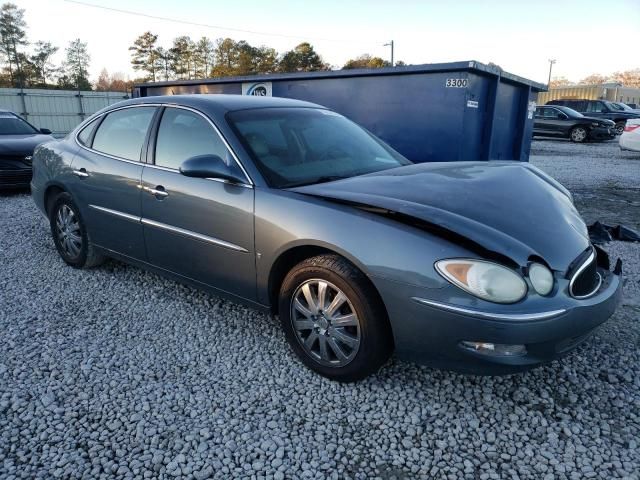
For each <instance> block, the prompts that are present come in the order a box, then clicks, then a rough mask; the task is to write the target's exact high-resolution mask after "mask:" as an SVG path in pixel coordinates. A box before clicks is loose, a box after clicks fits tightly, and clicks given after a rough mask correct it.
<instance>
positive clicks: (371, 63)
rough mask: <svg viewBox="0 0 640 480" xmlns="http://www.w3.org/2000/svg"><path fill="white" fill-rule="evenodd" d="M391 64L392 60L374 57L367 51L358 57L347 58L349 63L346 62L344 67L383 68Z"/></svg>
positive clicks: (347, 68)
mask: <svg viewBox="0 0 640 480" xmlns="http://www.w3.org/2000/svg"><path fill="white" fill-rule="evenodd" d="M390 66H391V63H390V62H388V61H386V60H383V59H382V58H380V57H372V56H371V55H369V54H368V53H365V54H363V55H360V56H359V57H357V58H354V59H351V60H347V63H345V64H344V66H343V67H342V69H343V70H349V69H352V68H382V67H390Z"/></svg>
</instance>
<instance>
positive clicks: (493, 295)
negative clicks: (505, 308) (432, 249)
mask: <svg viewBox="0 0 640 480" xmlns="http://www.w3.org/2000/svg"><path fill="white" fill-rule="evenodd" d="M435 267H436V270H437V271H438V273H440V275H442V276H443V277H444V278H445V279H447V280H448V281H449V282H451V283H453V284H454V285H456V286H457V287H460V288H461V289H463V290H464V291H466V292H469V293H470V294H471V295H474V296H476V297H479V298H482V299H483V300H488V301H490V302H495V303H515V302H517V301H518V300H521V299H522V298H523V297H524V296H525V295H526V294H527V284H526V283H525V281H524V279H523V278H522V277H521V276H520V275H518V274H517V273H516V272H514V271H513V270H510V269H508V268H506V267H503V266H502V265H498V264H497V263H492V262H487V261H484V260H471V259H451V260H440V261H438V262H436V264H435Z"/></svg>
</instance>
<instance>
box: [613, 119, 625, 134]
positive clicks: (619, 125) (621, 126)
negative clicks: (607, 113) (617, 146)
mask: <svg viewBox="0 0 640 480" xmlns="http://www.w3.org/2000/svg"><path fill="white" fill-rule="evenodd" d="M626 124H627V122H626V121H624V122H616V126H615V127H614V128H615V131H616V135H622V133H623V132H624V127H625V125H626Z"/></svg>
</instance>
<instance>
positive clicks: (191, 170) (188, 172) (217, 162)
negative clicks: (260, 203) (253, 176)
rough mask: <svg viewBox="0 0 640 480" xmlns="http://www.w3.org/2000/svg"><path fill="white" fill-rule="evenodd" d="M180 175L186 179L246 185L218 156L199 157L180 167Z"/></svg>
mask: <svg viewBox="0 0 640 480" xmlns="http://www.w3.org/2000/svg"><path fill="white" fill-rule="evenodd" d="M180 173H181V174H182V175H184V176H186V177H194V178H219V179H222V180H228V181H230V182H233V183H245V180H244V179H243V178H241V177H239V176H238V175H236V174H235V173H234V172H233V171H232V169H231V168H229V166H228V165H227V164H226V163H225V161H224V160H222V158H220V157H219V156H218V155H197V156H195V157H191V158H189V159H187V160H185V161H184V162H183V163H182V165H180Z"/></svg>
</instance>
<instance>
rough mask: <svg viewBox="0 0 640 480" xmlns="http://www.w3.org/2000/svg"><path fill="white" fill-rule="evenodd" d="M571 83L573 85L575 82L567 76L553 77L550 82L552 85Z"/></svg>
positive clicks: (559, 85) (563, 85)
mask: <svg viewBox="0 0 640 480" xmlns="http://www.w3.org/2000/svg"><path fill="white" fill-rule="evenodd" d="M569 85H573V82H572V81H571V80H569V79H567V78H566V77H553V80H551V83H549V86H550V87H567V86H569Z"/></svg>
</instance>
